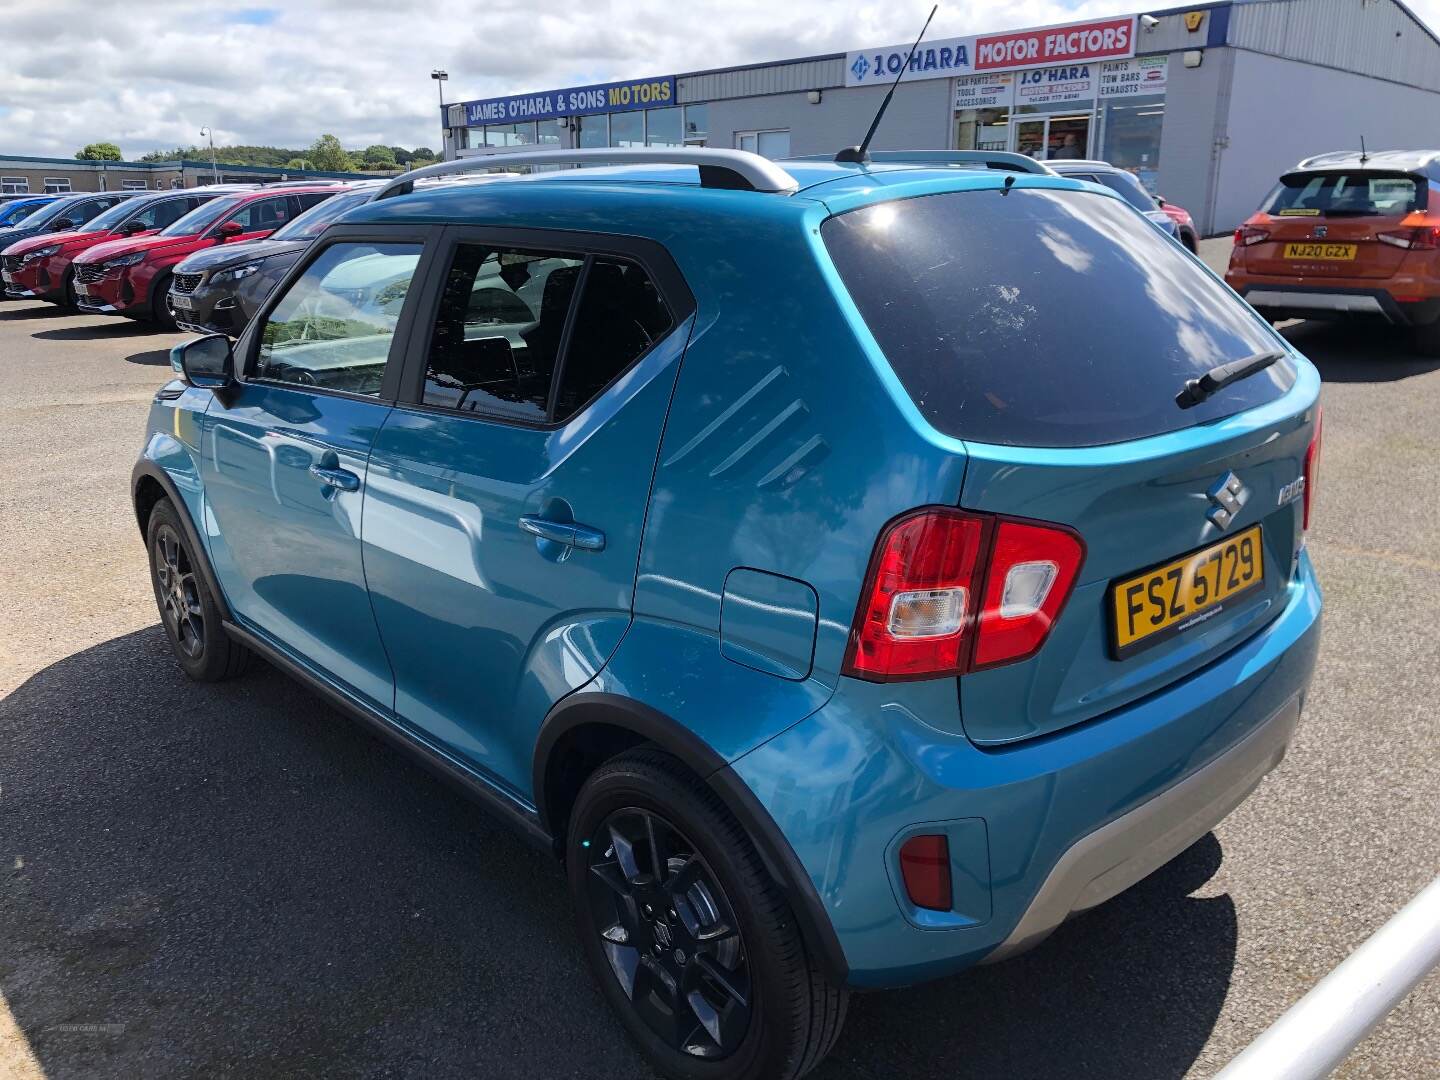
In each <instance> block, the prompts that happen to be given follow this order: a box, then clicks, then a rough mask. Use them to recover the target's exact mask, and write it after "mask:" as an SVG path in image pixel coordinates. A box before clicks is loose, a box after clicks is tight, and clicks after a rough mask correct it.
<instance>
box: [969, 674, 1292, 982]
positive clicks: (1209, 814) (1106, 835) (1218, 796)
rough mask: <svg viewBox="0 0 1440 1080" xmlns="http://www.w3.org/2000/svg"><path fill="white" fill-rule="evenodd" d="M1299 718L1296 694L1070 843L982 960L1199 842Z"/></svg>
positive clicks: (1250, 787) (1257, 777)
mask: <svg viewBox="0 0 1440 1080" xmlns="http://www.w3.org/2000/svg"><path fill="white" fill-rule="evenodd" d="M1299 719H1300V698H1299V697H1298V696H1296V697H1293V698H1291V699H1290V700H1289V701H1288V702H1287V703H1286V704H1285V705H1283V706H1282V707H1281V708H1280V709H1279V710H1277V711H1276V712H1275V713H1273V714H1272V715H1271V716H1270V717H1269V719H1267V720H1265V721H1264V722H1263V723H1261V724H1260V726H1259V727H1257V728H1256V729H1255V730H1254V731H1252V732H1251V733H1250V734H1249V735H1247V736H1246V737H1245V738H1244V739H1242V740H1241V741H1240V742H1238V743H1236V744H1235V745H1234V746H1232V747H1231V748H1230V749H1229V750H1227V751H1225V752H1224V753H1223V754H1221V755H1220V756H1219V757H1217V758H1216V759H1215V760H1214V761H1212V762H1210V764H1208V765H1206V766H1204V767H1203V768H1201V769H1200V770H1199V771H1198V772H1194V773H1192V774H1190V775H1189V776H1187V777H1186V778H1185V779H1184V780H1181V781H1180V782H1179V783H1178V784H1175V785H1174V786H1172V787H1169V788H1167V789H1166V790H1164V791H1162V792H1161V793H1160V794H1159V795H1156V796H1155V797H1154V798H1152V799H1149V800H1147V801H1146V802H1143V803H1141V804H1140V805H1139V806H1137V807H1135V808H1134V809H1133V810H1131V811H1129V812H1128V813H1126V814H1122V815H1121V816H1120V817H1118V818H1116V819H1115V820H1114V821H1112V822H1110V823H1109V824H1108V825H1102V826H1101V827H1100V828H1098V829H1096V830H1095V831H1094V832H1092V833H1090V834H1088V835H1087V836H1084V837H1082V838H1081V839H1079V840H1077V841H1076V842H1075V843H1074V844H1073V845H1072V846H1071V847H1070V849H1069V850H1067V851H1066V852H1065V854H1064V855H1062V856H1060V860H1059V861H1058V862H1057V863H1056V864H1055V866H1054V868H1053V869H1052V870H1051V871H1050V874H1049V876H1048V877H1046V879H1045V883H1044V884H1043V885H1041V886H1040V891H1039V892H1037V893H1036V894H1035V899H1033V900H1032V901H1030V906H1029V907H1028V908H1026V909H1025V914H1024V915H1023V916H1021V918H1020V922H1019V923H1017V924H1016V926H1015V929H1014V930H1012V931H1011V932H1010V936H1009V937H1007V938H1006V939H1005V940H1004V941H1003V942H1001V943H1000V945H999V947H998V948H996V949H995V951H994V952H992V953H990V954H989V955H988V956H986V957H985V960H984V963H987V964H989V963H993V962H995V961H997V960H1004V959H1006V958H1007V957H1010V956H1014V955H1016V954H1018V953H1022V952H1024V951H1025V950H1027V949H1029V948H1032V947H1033V946H1035V945H1038V944H1039V943H1040V942H1041V941H1043V940H1044V939H1045V938H1046V937H1047V936H1048V935H1049V934H1050V932H1051V931H1053V930H1054V929H1055V928H1056V927H1057V926H1059V925H1060V924H1061V923H1062V922H1064V921H1065V919H1066V918H1067V917H1068V916H1070V915H1071V914H1073V913H1075V912H1080V911H1085V910H1086V909H1087V908H1092V907H1094V906H1095V905H1096V904H1101V903H1104V902H1105V901H1106V900H1109V899H1110V898H1111V897H1112V896H1115V895H1117V894H1118V893H1121V892H1123V891H1124V890H1126V889H1128V888H1129V887H1130V886H1131V885H1134V884H1135V883H1136V882H1137V881H1139V880H1140V879H1142V878H1144V877H1147V876H1148V875H1149V874H1151V873H1152V872H1153V871H1155V870H1158V869H1159V868H1160V867H1161V866H1163V865H1165V863H1167V862H1169V861H1170V860H1171V859H1173V858H1174V857H1175V856H1176V855H1179V854H1180V853H1181V852H1182V851H1184V850H1185V849H1186V848H1188V847H1189V846H1190V845H1191V844H1193V843H1195V841H1197V840H1199V839H1200V838H1201V837H1202V836H1204V835H1205V834H1206V833H1207V832H1209V831H1210V830H1211V829H1213V828H1214V827H1215V826H1216V825H1218V824H1219V823H1220V822H1221V821H1222V820H1223V819H1224V818H1225V817H1226V816H1227V815H1228V814H1229V813H1230V811H1232V810H1234V809H1235V807H1237V806H1239V805H1240V803H1242V802H1243V801H1244V800H1245V797H1246V796H1247V795H1249V794H1250V793H1251V792H1252V791H1254V790H1255V788H1256V786H1257V785H1258V784H1259V783H1260V781H1261V780H1262V779H1264V777H1265V774H1266V773H1268V772H1270V771H1271V770H1272V769H1274V768H1275V766H1277V765H1279V764H1280V762H1281V760H1282V759H1283V758H1284V757H1285V750H1286V748H1287V747H1288V746H1289V745H1290V739H1291V736H1292V735H1294V733H1295V725H1296V723H1297V722H1298V721H1299Z"/></svg>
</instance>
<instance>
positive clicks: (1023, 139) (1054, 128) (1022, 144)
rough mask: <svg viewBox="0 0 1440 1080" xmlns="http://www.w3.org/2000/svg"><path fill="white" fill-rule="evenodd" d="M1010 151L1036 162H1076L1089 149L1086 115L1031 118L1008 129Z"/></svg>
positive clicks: (1082, 157) (1088, 120)
mask: <svg viewBox="0 0 1440 1080" xmlns="http://www.w3.org/2000/svg"><path fill="white" fill-rule="evenodd" d="M1012 128H1013V131H1012V135H1013V138H1012V142H1011V148H1012V149H1013V150H1014V151H1015V152H1016V153H1017V154H1024V155H1025V156H1026V157H1032V158H1034V159H1035V160H1036V161H1080V160H1082V159H1084V158H1085V157H1086V156H1087V154H1088V152H1089V147H1090V115H1089V114H1088V113H1082V114H1080V115H1071V116H1066V115H1057V116H1033V117H1026V118H1025V119H1023V120H1016V121H1015V122H1014V124H1013V125H1012Z"/></svg>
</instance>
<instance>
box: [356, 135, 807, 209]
mask: <svg viewBox="0 0 1440 1080" xmlns="http://www.w3.org/2000/svg"><path fill="white" fill-rule="evenodd" d="M520 165H694V166H696V167H697V168H698V169H699V170H700V182H701V184H703V185H706V186H709V187H733V188H743V189H746V190H749V191H762V192H771V193H775V194H782V195H788V194H790V193H792V192H794V191H797V190H799V188H800V185H799V184H798V183H796V181H795V178H794V177H793V176H791V175H790V174H789V173H788V172H786V171H785V170H784V169H782V168H780V166H779V165H776V164H775V162H773V161H771V160H770V159H769V158H763V157H761V156H760V155H759V154H752V153H749V152H748V151H745V150H721V149H716V148H713V147H702V146H685V147H670V148H668V149H667V148H661V147H648V146H647V147H638V146H637V147H615V148H610V149H605V148H595V149H586V150H565V149H560V148H556V149H552V150H521V151H517V152H515V153H508V152H506V153H500V154H485V155H477V156H474V157H463V158H457V159H456V160H454V161H438V162H436V163H435V164H434V165H426V166H424V167H423V168H419V169H412V170H411V171H410V172H407V173H404V174H402V175H400V176H397V177H396V178H395V179H394V180H392V181H390V183H389V184H387V185H386V186H385V187H384V189H382V190H381V192H380V194H378V195H376V196H375V199H376V200H377V201H378V200H380V199H388V198H390V197H391V196H394V195H408V194H410V192H411V191H413V190H414V188H415V181H416V180H422V179H424V178H425V177H428V176H449V175H452V174H454V173H462V172H474V171H476V170H480V169H505V168H513V167H515V166H520Z"/></svg>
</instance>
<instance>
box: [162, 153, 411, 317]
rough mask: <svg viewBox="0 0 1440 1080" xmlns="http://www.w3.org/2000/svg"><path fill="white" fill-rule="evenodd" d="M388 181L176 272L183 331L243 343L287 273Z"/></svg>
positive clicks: (353, 191)
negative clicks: (333, 226)
mask: <svg viewBox="0 0 1440 1080" xmlns="http://www.w3.org/2000/svg"><path fill="white" fill-rule="evenodd" d="M383 184H384V181H381V180H375V181H368V182H366V181H362V182H361V183H358V184H354V185H351V186H349V187H345V188H341V189H339V190H338V191H337V193H336V194H334V195H330V196H328V197H326V199H325V201H324V202H322V203H318V204H317V205H315V206H312V207H311V208H310V209H309V210H307V211H305V213H303V214H300V215H299V216H298V217H296V218H295V220H293V221H291V222H290V223H289V224H288V225H286V226H285V227H284V228H281V229H277V230H276V231H275V232H273V233H271V234H270V235H269V236H267V237H266V238H265V239H264V240H252V241H250V243H248V244H236V245H233V246H225V245H221V246H219V247H213V248H206V249H205V250H204V251H197V252H196V253H195V254H193V255H191V256H189V257H188V258H186V259H184V260H183V261H182V262H181V263H180V264H179V265H178V266H176V267H175V276H174V277H173V278H172V279H171V283H170V306H171V308H172V310H174V312H175V322H176V324H177V325H178V326H179V327H180V328H181V329H182V330H190V331H192V332H194V333H197V334H226V335H228V336H229V337H232V338H234V337H239V335H240V331H242V330H244V329H245V324H246V323H247V322H249V321H250V317H251V316H252V315H254V314H255V312H256V311H257V310H258V309H259V307H260V305H261V304H263V303H264V302H265V298H266V297H267V296H269V295H270V291H271V290H272V289H274V288H275V286H276V285H278V284H279V283H280V279H281V278H283V277H284V276H285V272H286V271H287V270H289V269H290V267H292V266H293V265H295V260H296V259H298V258H299V257H300V255H301V253H302V252H303V251H304V250H305V249H306V248H307V247H309V246H310V242H311V241H312V240H314V239H315V238H316V237H317V236H319V235H320V234H321V233H322V232H324V231H325V226H327V225H329V224H330V223H331V222H332V221H335V220H337V219H338V218H339V217H341V216H342V215H343V214H345V213H346V211H349V210H353V209H355V207H357V206H359V205H360V204H361V203H366V202H369V201H370V199H371V198H372V197H373V196H374V195H375V193H376V192H377V191H379V190H380V188H381V186H382V185H383Z"/></svg>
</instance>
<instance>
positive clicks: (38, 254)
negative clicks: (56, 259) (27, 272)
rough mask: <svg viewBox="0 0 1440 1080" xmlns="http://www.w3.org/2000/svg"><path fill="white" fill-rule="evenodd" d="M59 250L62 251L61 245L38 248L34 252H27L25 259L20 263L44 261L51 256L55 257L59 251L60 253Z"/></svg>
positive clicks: (47, 245)
mask: <svg viewBox="0 0 1440 1080" xmlns="http://www.w3.org/2000/svg"><path fill="white" fill-rule="evenodd" d="M59 250H60V245H59V244H46V245H45V246H44V247H42V248H36V249H35V250H34V251H27V252H26V253H25V255H24V257H23V258H22V259H21V260H20V261H21V262H29V261H30V260H31V259H44V258H48V257H49V256H51V255H54V254H55V252H57V251H59Z"/></svg>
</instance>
